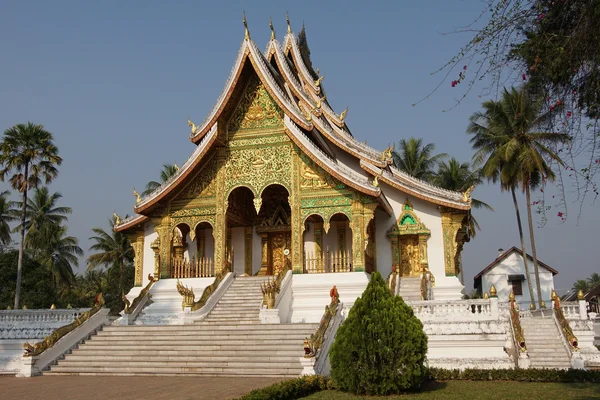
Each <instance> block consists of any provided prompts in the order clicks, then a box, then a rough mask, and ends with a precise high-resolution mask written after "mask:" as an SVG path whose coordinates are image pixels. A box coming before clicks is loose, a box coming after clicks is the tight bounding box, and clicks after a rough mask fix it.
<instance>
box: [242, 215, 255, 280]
mask: <svg viewBox="0 0 600 400" xmlns="http://www.w3.org/2000/svg"><path fill="white" fill-rule="evenodd" d="M252 236H253V228H252V227H248V228H245V229H244V275H248V276H252Z"/></svg>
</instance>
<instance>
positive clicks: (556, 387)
mask: <svg viewBox="0 0 600 400" xmlns="http://www.w3.org/2000/svg"><path fill="white" fill-rule="evenodd" d="M304 399H310V400H359V399H365V400H377V399H379V400H384V399H385V400H405V399H420V400H428V399H432V400H433V399H435V400H470V399H482V400H501V399H502V400H503V399H507V400H521V399H524V400H536V399H543V400H555V399H560V400H566V399H574V400H575V399H576V400H587V399H600V385H597V384H592V383H523V382H481V381H479V382H475V381H449V382H435V383H433V384H431V385H430V386H429V387H427V388H426V389H425V390H424V391H423V392H421V393H417V394H407V395H401V396H390V397H379V396H375V397H370V396H355V395H352V394H348V393H342V392H338V391H334V390H326V391H322V392H318V393H315V394H313V395H312V396H308V397H304Z"/></svg>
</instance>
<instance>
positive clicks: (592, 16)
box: [436, 0, 600, 210]
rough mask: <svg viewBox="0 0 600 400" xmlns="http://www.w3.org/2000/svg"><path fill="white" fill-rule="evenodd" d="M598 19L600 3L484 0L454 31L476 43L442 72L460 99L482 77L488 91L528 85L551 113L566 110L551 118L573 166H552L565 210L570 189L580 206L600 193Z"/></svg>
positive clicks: (583, 0) (592, 0)
mask: <svg viewBox="0 0 600 400" xmlns="http://www.w3.org/2000/svg"><path fill="white" fill-rule="evenodd" d="M599 20H600V2H598V1H597V0H485V1H484V2H483V9H482V11H481V14H480V15H479V17H478V18H477V19H476V20H475V21H472V23H471V24H469V25H468V26H466V27H464V28H459V29H457V30H456V32H457V33H469V34H471V40H470V41H469V42H468V43H466V44H465V45H464V46H463V47H462V48H461V49H460V50H459V51H458V53H457V54H456V56H455V57H453V58H452V59H451V60H449V61H448V62H447V63H446V64H445V65H444V66H443V67H442V68H440V70H438V72H442V73H443V74H444V79H443V81H446V80H451V81H452V82H451V86H452V87H458V88H460V87H462V88H463V94H462V96H460V98H459V100H458V102H460V101H461V100H462V99H463V98H464V97H466V96H467V95H468V94H469V92H470V91H471V90H472V89H473V88H474V87H476V84H477V83H478V82H479V81H482V80H485V81H489V82H490V85H489V86H487V87H486V89H484V90H483V92H482V94H483V95H486V96H487V95H490V94H491V95H492V96H494V95H495V96H498V95H499V94H500V93H501V91H502V87H503V86H505V85H507V84H513V85H514V84H515V83H516V82H522V83H524V84H525V85H526V86H527V89H528V91H531V92H535V93H537V94H539V95H540V98H541V99H543V106H544V107H545V108H546V109H547V110H550V111H552V110H555V109H556V108H557V107H561V108H562V110H561V112H560V113H556V114H554V115H553V118H552V120H550V121H548V122H549V123H550V124H551V125H552V128H551V129H549V130H552V131H554V132H559V131H560V132H562V133H565V134H568V135H569V136H570V138H571V142H570V143H569V145H568V146H567V145H565V146H558V147H557V148H555V151H558V152H563V154H564V156H563V160H564V161H565V163H566V167H567V168H559V167H558V165H557V164H554V165H553V166H552V167H553V170H554V172H555V173H556V174H557V175H558V178H559V180H558V188H559V190H560V191H561V192H562V194H563V196H560V197H561V199H560V200H559V203H558V204H557V205H559V206H561V207H562V208H563V209H565V210H566V209H567V202H566V201H565V196H566V195H567V194H568V193H569V192H570V186H572V188H573V190H574V192H575V194H576V196H577V198H578V200H580V205H581V204H582V200H583V199H585V197H586V195H587V194H588V193H590V192H591V193H593V194H594V198H595V197H596V196H598V194H599V191H598V186H597V182H596V179H594V178H595V177H596V176H597V173H598V172H599V171H600V157H599V154H598V152H599V151H600V146H599V143H600V142H599V141H598V140H599V139H600V125H599V124H598V118H599V117H600V46H598V43H600V24H598V21H599ZM457 70H458V72H457ZM456 74H457V75H458V76H457V75H456ZM438 87H439V86H438ZM436 89H437V88H436ZM567 175H568V176H567ZM580 210H581V208H580Z"/></svg>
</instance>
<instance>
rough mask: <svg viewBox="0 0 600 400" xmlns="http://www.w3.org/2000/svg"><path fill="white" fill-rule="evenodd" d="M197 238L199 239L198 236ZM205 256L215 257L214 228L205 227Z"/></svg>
mask: <svg viewBox="0 0 600 400" xmlns="http://www.w3.org/2000/svg"><path fill="white" fill-rule="evenodd" d="M196 240H198V237H196ZM196 248H197V247H196ZM204 257H206V258H212V259H214V257H215V238H214V237H213V230H212V228H207V229H204Z"/></svg>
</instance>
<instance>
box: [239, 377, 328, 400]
mask: <svg viewBox="0 0 600 400" xmlns="http://www.w3.org/2000/svg"><path fill="white" fill-rule="evenodd" d="M326 389H333V386H332V385H331V380H330V379H329V377H326V376H316V375H315V376H303V377H302V378H297V379H290V380H287V381H283V382H280V383H276V384H274V385H271V386H267V387H265V388H262V389H254V390H253V391H251V392H250V393H248V394H246V395H244V396H242V397H240V398H239V399H236V400H295V399H300V398H302V397H306V396H310V395H311V394H313V393H315V392H319V391H321V390H326Z"/></svg>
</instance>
